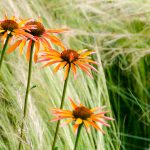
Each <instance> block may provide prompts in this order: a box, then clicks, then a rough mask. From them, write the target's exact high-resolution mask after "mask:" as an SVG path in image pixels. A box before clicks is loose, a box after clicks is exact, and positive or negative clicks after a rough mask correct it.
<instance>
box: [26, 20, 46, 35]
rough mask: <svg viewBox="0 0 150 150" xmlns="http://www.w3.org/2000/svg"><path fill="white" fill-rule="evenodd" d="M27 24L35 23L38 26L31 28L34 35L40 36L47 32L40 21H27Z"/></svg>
mask: <svg viewBox="0 0 150 150" xmlns="http://www.w3.org/2000/svg"><path fill="white" fill-rule="evenodd" d="M26 25H35V26H36V28H35V29H31V30H30V34H32V35H33V36H39V37H40V36H42V35H43V33H44V32H45V28H44V26H43V24H42V23H40V22H37V21H30V22H28V23H26Z"/></svg>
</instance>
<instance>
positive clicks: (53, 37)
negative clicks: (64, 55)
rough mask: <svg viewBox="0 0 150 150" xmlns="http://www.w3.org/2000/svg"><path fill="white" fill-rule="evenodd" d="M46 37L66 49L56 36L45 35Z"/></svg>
mask: <svg viewBox="0 0 150 150" xmlns="http://www.w3.org/2000/svg"><path fill="white" fill-rule="evenodd" d="M46 37H47V38H49V39H50V41H51V42H52V43H54V44H56V45H58V46H60V47H61V48H62V49H63V50H66V48H65V46H64V45H63V43H62V42H61V41H60V40H59V39H58V38H57V37H56V36H51V35H46Z"/></svg>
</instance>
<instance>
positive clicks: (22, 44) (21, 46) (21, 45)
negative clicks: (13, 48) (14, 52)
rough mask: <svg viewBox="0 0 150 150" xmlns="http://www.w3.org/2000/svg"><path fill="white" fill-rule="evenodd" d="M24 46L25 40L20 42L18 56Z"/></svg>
mask: <svg viewBox="0 0 150 150" xmlns="http://www.w3.org/2000/svg"><path fill="white" fill-rule="evenodd" d="M25 44H26V39H24V40H22V42H21V44H20V49H19V51H20V54H22V51H23V47H24V46H25Z"/></svg>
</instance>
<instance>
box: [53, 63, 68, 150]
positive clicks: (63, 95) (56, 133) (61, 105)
mask: <svg viewBox="0 0 150 150" xmlns="http://www.w3.org/2000/svg"><path fill="white" fill-rule="evenodd" d="M69 72H70V65H69V70H68V76H67V78H66V80H65V83H64V87H63V93H62V98H61V104H60V109H62V108H63V105H64V98H65V94H66V89H67V83H68V78H69ZM59 126H60V120H59V121H58V122H57V126H56V131H55V136H54V141H53V145H52V150H53V149H54V148H55V144H56V139H57V135H58V130H59Z"/></svg>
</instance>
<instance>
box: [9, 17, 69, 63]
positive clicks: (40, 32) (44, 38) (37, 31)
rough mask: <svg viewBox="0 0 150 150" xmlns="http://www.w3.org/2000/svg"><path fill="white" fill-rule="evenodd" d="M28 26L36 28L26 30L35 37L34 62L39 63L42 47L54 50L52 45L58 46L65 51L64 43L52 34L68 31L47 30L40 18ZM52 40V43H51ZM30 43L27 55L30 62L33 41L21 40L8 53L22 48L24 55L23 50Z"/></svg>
mask: <svg viewBox="0 0 150 150" xmlns="http://www.w3.org/2000/svg"><path fill="white" fill-rule="evenodd" d="M25 25H26V26H34V27H35V28H32V29H30V30H25V31H26V33H28V34H31V35H32V36H33V37H34V39H35V40H34V42H35V52H34V61H35V62H37V57H38V52H39V49H40V45H41V44H42V46H43V47H44V49H45V48H49V49H52V46H51V44H50V43H53V44H56V45H58V46H60V47H62V48H63V49H65V47H64V45H63V43H62V42H61V41H60V40H59V39H58V38H57V37H56V36H53V35H51V33H61V32H64V31H67V29H58V30H57V29H54V30H53V29H46V28H45V27H44V25H43V24H42V22H41V20H40V18H39V19H38V20H37V21H35V20H33V19H32V20H30V21H28V22H26V24H25ZM49 40H50V41H49ZM27 42H28V48H27V53H26V58H27V60H29V58H30V48H31V45H32V42H33V39H31V38H28V37H24V38H23V39H22V40H20V41H19V42H18V43H17V42H16V43H14V45H13V46H12V47H10V49H8V53H11V52H12V51H14V50H15V48H16V47H18V46H20V54H22V51H23V48H24V46H25V45H26V43H27Z"/></svg>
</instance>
